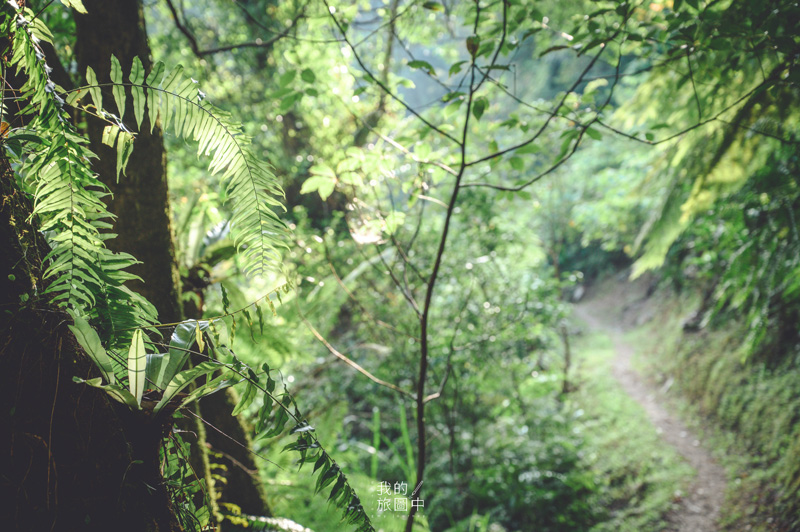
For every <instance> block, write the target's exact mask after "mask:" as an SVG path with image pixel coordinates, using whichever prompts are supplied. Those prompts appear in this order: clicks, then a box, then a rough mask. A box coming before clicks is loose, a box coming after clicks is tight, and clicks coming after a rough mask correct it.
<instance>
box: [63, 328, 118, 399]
mask: <svg viewBox="0 0 800 532" xmlns="http://www.w3.org/2000/svg"><path fill="white" fill-rule="evenodd" d="M70 314H71V315H72V320H73V322H74V323H75V325H68V326H67V327H69V330H70V331H72V334H74V335H75V339H76V340H77V341H78V343H79V344H80V346H81V347H82V348H83V350H84V351H86V354H87V355H89V356H90V357H91V358H92V360H93V361H94V363H95V365H97V367H98V368H99V369H100V373H102V374H103V378H105V380H106V382H108V383H109V384H114V381H115V377H114V367H113V366H112V365H111V358H109V356H108V353H106V350H105V349H103V345H102V343H101V342H100V336H98V335H97V332H96V331H95V330H94V328H92V326H91V325H89V322H87V321H86V320H84V319H83V318H81V317H79V316H78V315H77V314H75V313H73V312H70Z"/></svg>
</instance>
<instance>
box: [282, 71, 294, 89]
mask: <svg viewBox="0 0 800 532" xmlns="http://www.w3.org/2000/svg"><path fill="white" fill-rule="evenodd" d="M295 76H297V70H287V71H286V72H284V73H283V74H281V77H280V78H278V85H280V86H281V87H286V86H287V85H289V83H291V82H292V81H294V78H295Z"/></svg>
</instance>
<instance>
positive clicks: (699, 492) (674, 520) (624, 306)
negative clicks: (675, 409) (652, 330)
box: [574, 283, 726, 532]
mask: <svg viewBox="0 0 800 532" xmlns="http://www.w3.org/2000/svg"><path fill="white" fill-rule="evenodd" d="M613 288H614V289H613V290H611V291H610V292H609V293H607V294H601V295H597V296H594V297H589V298H587V299H586V300H585V301H584V302H582V303H580V304H578V305H576V306H575V307H574V310H575V314H576V315H577V317H579V318H580V319H581V320H583V321H584V322H586V324H587V325H588V327H589V328H591V329H593V330H594V331H597V332H601V333H604V334H607V335H608V336H609V337H610V338H611V340H612V342H613V346H614V350H615V356H614V362H613V368H612V372H613V375H614V378H615V379H616V380H617V382H619V385H620V387H621V388H622V389H623V390H624V391H625V393H627V394H628V395H629V396H630V397H631V398H632V399H633V400H635V401H636V402H637V403H638V404H640V405H641V406H642V408H644V410H645V412H646V413H647V417H648V418H649V419H650V421H651V423H652V424H653V426H655V427H656V430H657V432H658V433H659V435H660V436H661V438H662V439H663V440H664V441H665V442H666V443H667V444H668V445H670V446H672V447H673V448H675V450H676V451H677V452H678V454H679V455H680V456H681V457H683V459H684V460H686V462H687V463H688V464H689V465H690V466H691V467H692V468H693V469H694V470H695V471H696V472H697V476H696V478H695V479H694V481H693V483H692V485H691V486H690V487H689V492H688V494H686V495H685V496H684V497H683V498H682V499H681V501H680V504H679V505H676V508H675V510H673V511H672V512H671V514H670V515H669V516H668V520H669V522H670V523H671V524H672V527H671V530H676V531H678V532H714V531H717V530H719V527H718V526H717V520H718V518H719V513H720V508H721V507H722V504H723V501H724V495H725V485H726V480H725V471H724V470H723V468H722V467H721V466H720V465H719V464H718V463H717V462H716V460H715V459H714V457H713V456H712V455H711V453H710V452H709V451H708V450H707V449H706V448H705V447H704V446H703V444H702V442H701V441H700V439H699V438H698V437H697V435H696V434H695V433H694V432H693V431H692V430H690V429H689V428H688V427H687V426H686V425H685V424H684V423H683V422H682V421H680V420H679V419H678V418H677V417H675V416H674V415H672V414H671V413H670V412H669V411H668V410H667V408H666V407H665V403H666V398H665V397H664V391H663V390H661V389H659V387H658V386H657V385H656V384H654V383H653V382H651V381H649V380H648V379H646V378H645V377H643V376H642V375H641V374H640V373H639V372H637V371H636V370H635V369H634V367H633V363H632V359H633V354H634V352H635V348H634V346H632V345H631V344H629V343H628V342H627V341H626V340H625V339H624V337H623V333H624V332H625V331H626V330H628V329H629V328H631V327H632V325H631V324H630V321H631V320H630V316H626V314H631V310H632V309H633V311H634V313H635V314H636V315H637V317H636V318H635V319H634V320H633V321H634V323H635V322H637V321H638V323H641V321H639V320H641V319H642V313H646V312H647V310H646V309H645V308H642V306H641V305H637V303H641V302H642V301H643V298H644V297H646V296H644V293H643V292H644V291H643V290H639V289H637V288H634V287H631V285H628V284H627V283H616V284H615V286H614V287H613ZM645 307H646V306H645Z"/></svg>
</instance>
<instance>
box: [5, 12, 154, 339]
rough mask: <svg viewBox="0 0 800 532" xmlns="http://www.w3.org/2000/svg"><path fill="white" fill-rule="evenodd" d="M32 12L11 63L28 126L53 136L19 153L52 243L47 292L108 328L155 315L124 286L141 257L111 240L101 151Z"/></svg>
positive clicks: (23, 19) (21, 24) (21, 18)
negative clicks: (70, 109) (85, 130)
mask: <svg viewBox="0 0 800 532" xmlns="http://www.w3.org/2000/svg"><path fill="white" fill-rule="evenodd" d="M31 17H32V13H31V12H30V10H27V9H23V10H20V11H19V12H18V20H17V25H18V30H17V32H16V33H15V35H14V43H13V56H12V60H11V65H16V66H17V69H18V70H20V71H22V72H24V73H25V75H26V76H27V81H26V83H25V85H23V87H22V89H21V92H22V97H23V98H25V99H27V100H28V105H27V106H26V108H25V109H23V110H22V113H25V114H29V115H31V117H32V120H31V122H30V124H29V125H28V129H29V130H30V131H33V132H34V133H37V132H42V133H45V134H43V135H42V136H41V139H47V140H46V141H43V142H41V143H40V144H37V145H36V146H35V147H34V149H33V150H32V151H30V152H29V154H28V155H27V157H26V158H24V159H23V160H21V161H19V162H20V163H21V166H20V174H21V175H22V177H23V178H24V179H25V180H26V182H27V183H29V184H30V186H31V188H32V189H33V190H34V209H33V214H32V216H35V217H37V218H38V220H39V223H40V229H41V231H42V232H44V234H45V236H46V237H47V239H48V242H49V244H50V246H51V251H50V252H49V253H48V255H47V256H46V258H45V261H46V262H47V263H48V265H47V269H46V271H45V274H44V277H45V279H47V280H48V284H47V287H46V288H45V290H44V293H45V294H49V295H50V296H51V297H52V300H53V301H54V302H56V303H58V304H59V305H62V306H65V307H71V308H73V309H75V310H76V311H78V312H79V313H80V314H84V315H87V316H89V317H96V318H100V323H101V325H102V326H103V329H104V330H106V331H111V330H113V328H114V326H115V325H117V324H125V325H130V324H134V323H135V324H137V325H138V326H141V325H142V324H148V323H154V322H155V310H154V309H153V307H152V305H150V304H149V303H147V302H146V301H145V300H144V299H143V298H142V297H141V296H138V295H137V294H135V293H133V292H131V291H130V290H128V289H127V288H125V287H124V286H123V283H124V282H125V281H127V280H129V279H132V278H136V277H135V276H133V275H132V274H130V273H127V272H126V271H125V268H127V267H128V266H130V265H132V264H134V263H135V262H136V261H135V259H134V258H133V257H131V256H130V255H127V254H118V253H113V252H111V251H110V250H109V249H107V248H106V247H105V244H104V240H106V239H107V238H109V236H110V235H109V234H108V233H104V232H106V231H107V230H108V229H109V228H110V227H111V226H110V224H109V223H108V220H109V219H110V218H112V215H111V213H109V212H108V211H107V209H106V206H105V204H104V203H103V201H102V200H103V197H104V196H106V195H107V194H108V189H107V188H106V187H105V186H104V185H103V184H102V183H101V182H100V181H98V180H97V178H96V177H95V175H94V173H93V172H92V170H91V167H90V164H89V163H90V160H91V159H92V158H94V157H96V156H95V155H94V154H93V153H92V152H91V151H90V150H89V149H88V147H87V146H86V140H85V139H84V138H83V137H81V136H80V135H78V134H77V132H76V131H75V128H74V127H73V126H72V124H71V122H70V120H69V116H68V115H67V114H66V113H65V112H64V110H63V105H64V100H63V98H61V96H59V94H58V90H59V89H58V87H57V86H56V85H55V84H54V83H53V82H52V81H51V80H50V78H49V75H48V69H47V67H46V65H45V63H44V55H43V54H42V53H41V50H40V49H39V48H38V45H37V44H36V42H37V40H36V39H34V36H36V37H37V38H41V37H39V36H38V35H36V34H37V33H38V34H39V35H41V34H42V32H41V30H36V25H35V24H32V23H27V20H29V19H30V18H31ZM126 138H127V137H126V136H125V135H122V134H121V132H118V133H117V134H116V136H115V140H116V143H117V144H118V145H119V144H120V142H122V143H123V144H122V145H123V147H125V140H126ZM120 139H121V140H120ZM123 155H124V153H123ZM12 156H13V155H12ZM120 326H124V325H120ZM115 340H120V339H119V338H116V339H115Z"/></svg>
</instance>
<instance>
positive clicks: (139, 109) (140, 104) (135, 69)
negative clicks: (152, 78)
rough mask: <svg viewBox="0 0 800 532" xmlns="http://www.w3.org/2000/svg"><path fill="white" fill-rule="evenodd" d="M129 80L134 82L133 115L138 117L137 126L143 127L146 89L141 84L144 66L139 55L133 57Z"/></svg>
mask: <svg viewBox="0 0 800 532" xmlns="http://www.w3.org/2000/svg"><path fill="white" fill-rule="evenodd" d="M128 80H129V81H130V82H131V83H132V84H133V86H132V87H131V94H132V95H133V115H134V116H135V117H136V128H137V129H141V127H142V120H144V104H145V101H146V98H145V94H144V89H143V88H142V87H141V86H140V85H141V84H142V83H143V82H144V67H143V66H142V61H141V60H140V59H139V57H134V58H133V65H132V66H131V73H130V76H128Z"/></svg>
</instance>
